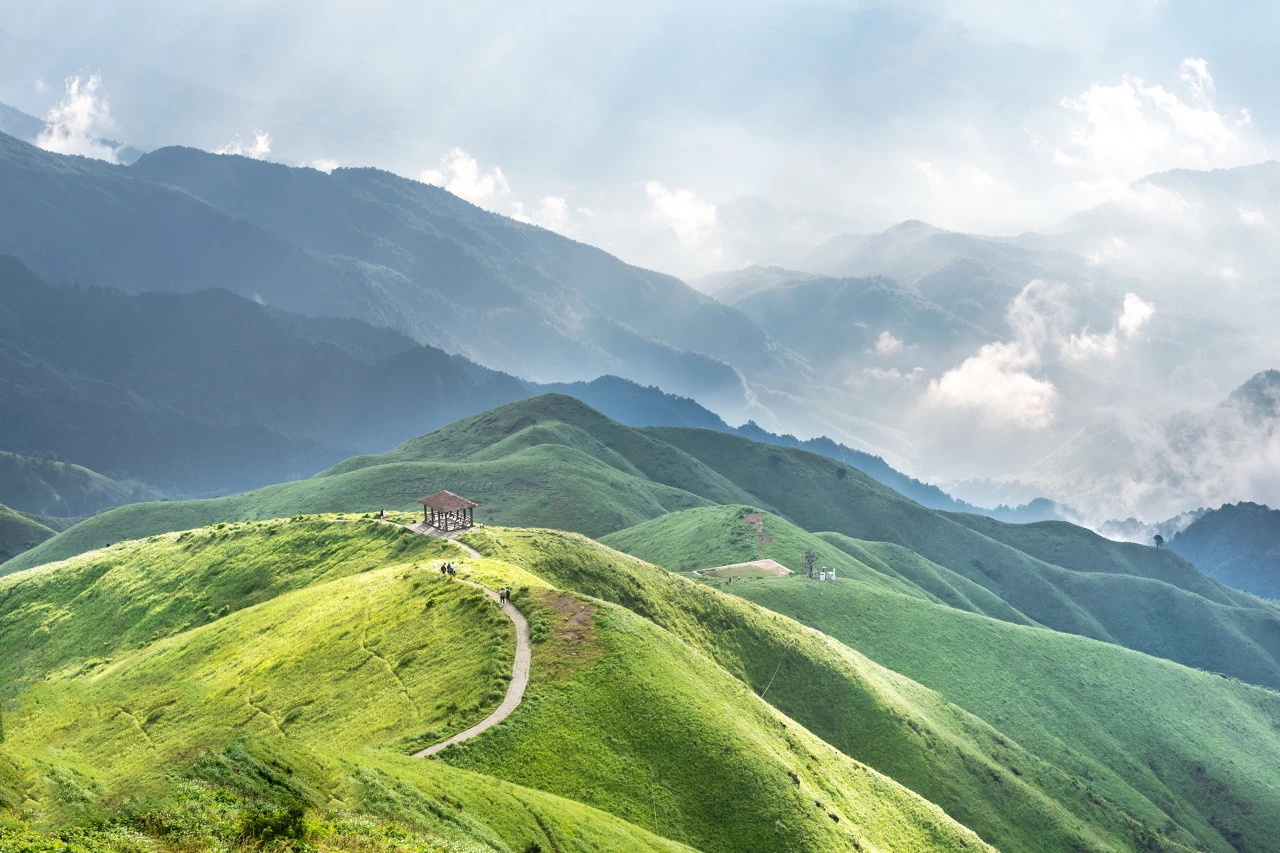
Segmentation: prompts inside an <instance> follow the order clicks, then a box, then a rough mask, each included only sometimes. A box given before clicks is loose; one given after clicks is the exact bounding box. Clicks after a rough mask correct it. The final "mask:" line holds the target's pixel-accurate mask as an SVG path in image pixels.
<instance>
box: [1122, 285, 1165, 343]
mask: <svg viewBox="0 0 1280 853" xmlns="http://www.w3.org/2000/svg"><path fill="white" fill-rule="evenodd" d="M1155 313H1156V306H1154V305H1152V304H1151V303H1150V302H1147V301H1145V300H1144V299H1143V298H1142V297H1141V296H1139V295H1138V294H1136V293H1126V294H1125V295H1124V306H1123V307H1122V308H1121V310H1120V319H1119V320H1117V321H1116V328H1117V329H1119V330H1120V334H1122V335H1124V336H1125V337H1126V338H1132V337H1133V336H1134V335H1136V334H1138V332H1139V331H1141V329H1142V327H1143V326H1145V325H1146V324H1147V322H1148V321H1149V320H1150V319H1151V318H1152V317H1154V316H1155Z"/></svg>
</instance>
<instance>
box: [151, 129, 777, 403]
mask: <svg viewBox="0 0 1280 853" xmlns="http://www.w3.org/2000/svg"><path fill="white" fill-rule="evenodd" d="M130 174H131V175H136V176H138V177H141V178H145V179H147V180H151V181H156V182H159V183H164V184H167V185H171V186H176V187H181V188H182V189H183V190H185V191H186V192H188V193H191V194H192V195H194V196H197V197H199V198H201V199H203V200H205V201H207V202H209V203H210V204H212V205H215V206H216V207H218V208H219V209H221V210H223V211H226V212H227V213H229V214H231V215H233V216H236V217H241V218H243V219H244V220H246V221H249V222H252V223H254V224H255V225H257V226H259V227H261V228H263V229H266V230H268V231H270V232H271V233H273V234H277V235H280V236H282V237H284V238H286V239H288V240H289V241H290V242H292V243H293V244H294V245H297V246H299V247H301V248H303V249H305V250H307V251H309V252H312V253H315V254H317V255H323V256H325V257H326V258H328V259H330V260H331V262H332V263H333V264H334V265H335V266H337V267H339V268H341V269H344V270H346V271H348V272H351V273H352V274H355V275H358V276H360V277H361V278H362V279H363V280H364V281H365V282H367V284H368V286H369V288H371V290H372V291H373V293H372V298H373V301H372V302H370V303H368V304H365V305H363V306H362V309H363V310H362V311H361V312H360V313H359V314H357V316H361V317H363V318H365V319H370V320H372V321H374V322H380V323H381V324H384V325H392V326H396V327H397V328H400V329H402V330H404V331H406V332H408V333H410V334H411V335H413V336H414V337H415V338H416V339H417V340H419V341H421V342H427V343H432V344H434V345H437V346H440V347H442V348H444V349H446V350H448V351H450V352H456V353H460V354H462V355H465V356H467V357H469V358H471V359H473V360H475V361H477V362H480V363H483V364H487V365H490V366H493V367H497V368H499V369H502V370H506V371H508V372H511V373H516V374H518V375H522V376H525V377H526V378H530V379H537V380H543V381H545V380H555V379H562V378H563V379H576V378H583V379H585V378H590V377H593V376H596V375H599V374H601V373H618V374H621V375H626V376H628V377H629V378H634V379H636V380H637V381H640V382H643V383H655V384H661V385H662V387H664V388H666V389H668V390H670V391H673V392H676V393H694V392H697V393H699V396H700V397H702V398H703V399H706V398H707V396H708V395H707V393H706V392H707V391H708V390H710V396H712V397H714V398H716V399H717V400H723V401H725V402H739V403H740V400H741V395H742V388H741V384H740V381H739V380H738V379H737V378H736V376H735V375H734V373H733V371H732V369H731V368H729V367H728V365H733V367H736V368H738V369H740V370H743V371H746V372H749V373H752V374H755V375H771V374H774V373H777V372H788V371H791V370H793V369H795V368H796V366H797V365H796V364H795V362H794V361H792V360H788V358H787V357H786V354H785V353H782V352H780V351H779V350H778V348H777V347H776V346H771V344H770V341H769V339H768V337H767V336H766V335H765V334H764V333H763V332H761V331H760V330H759V329H758V328H757V327H756V326H755V325H754V324H752V323H751V322H750V321H749V320H748V319H747V318H746V317H745V316H743V315H742V314H741V313H740V312H738V311H735V310H733V309H732V308H727V307H725V306H724V305H722V304H720V303H719V302H716V301H715V300H713V299H709V298H708V297H706V296H704V295H703V294H701V293H699V292H698V291H696V290H694V289H693V288H691V287H689V286H688V285H686V284H685V283H684V282H682V281H680V280H678V279H676V278H674V277H671V276H667V275H663V274H660V273H655V272H651V271H648V270H643V269H640V268H637V267H633V266H630V265H628V264H625V263H623V262H621V261H619V260H618V259H617V258H614V257H613V256H611V255H609V254H607V253H606V252H603V251H601V250H599V249H596V248H594V247H591V246H587V245H584V244H581V243H577V242H575V241H573V240H570V239H567V238H565V237H562V236H560V235H558V234H555V233H553V232H550V231H547V230H545V229H542V228H538V227H536V226H532V225H528V224H525V223H521V222H518V221H516V220H513V219H509V218H507V217H503V216H499V215H496V214H493V213H489V212H487V211H484V210H482V209H480V208H478V207H476V206H474V205H472V204H469V203H467V202H465V201H463V200H462V199H460V198H458V197H457V196H454V195H451V194H450V193H448V192H446V191H444V190H442V189H440V188H438V187H434V186H429V185H426V184H422V183H420V182H417V181H412V180H407V179H404V178H400V177H398V176H396V175H392V174H390V173H387V172H383V171H379V170H376V169H338V170H335V171H334V172H333V173H332V174H329V175H326V174H324V173H321V172H317V171H315V170H311V169H292V168H288V167H285V166H280V165H277V164H272V163H264V162H259V161H254V160H248V159H245V158H238V157H225V156H218V155H213V154H207V153H205V152H202V151H196V150H193V149H188V148H165V149H161V150H159V151H156V152H152V153H151V154H148V155H147V156H146V157H144V158H142V159H141V160H140V161H139V162H138V163H137V164H136V165H135V166H134V167H133V168H132V169H130ZM294 307H295V308H296V307H298V306H294ZM348 313H349V312H348ZM654 342H657V343H658V344H661V345H663V346H664V347H665V348H666V349H668V350H673V351H677V352H678V351H684V352H687V353H690V354H692V353H698V354H702V355H698V356H696V357H695V356H692V355H689V356H686V357H685V358H684V359H683V360H679V361H678V360H674V352H673V360H668V361H666V363H664V362H663V359H661V358H655V357H652V356H654V355H656V353H654V351H653V350H654V349H655V347H654ZM638 354H645V355H648V356H650V357H648V358H645V359H643V360H638V359H637V358H636V356H637V355H638ZM708 357H710V358H708ZM690 361H696V362H700V363H701V365H700V368H701V369H700V370H696V371H690V370H688V369H687V368H688V362H690ZM690 376H691V377H692V381H689V380H688V379H687V378H686V377H690ZM707 383H712V385H711V387H710V388H709V389H708V385H707ZM730 397H732V399H728V398H730Z"/></svg>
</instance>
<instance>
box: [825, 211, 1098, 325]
mask: <svg viewBox="0 0 1280 853" xmlns="http://www.w3.org/2000/svg"><path fill="white" fill-rule="evenodd" d="M802 266H803V268H804V269H811V270H814V271H816V272H820V273H824V274H827V275H830V276H836V277H873V276H884V277H887V278H890V279H893V280H894V281H896V282H898V283H899V284H900V285H903V286H905V287H910V288H912V289H913V290H914V291H915V292H916V293H918V294H919V295H920V296H921V297H923V298H924V299H926V300H928V301H929V302H932V303H934V304H935V305H937V306H939V307H941V308H942V309H943V310H945V311H946V312H948V313H949V314H952V315H954V316H955V317H958V318H959V319H961V320H964V321H967V322H969V323H972V324H974V325H976V326H979V327H981V328H983V329H986V330H987V331H988V332H989V333H998V332H999V331H1000V330H1002V329H1003V328H1004V326H1005V314H1006V311H1007V309H1008V306H1009V302H1010V301H1011V300H1012V299H1013V297H1014V296H1016V295H1017V294H1018V293H1019V292H1020V291H1021V290H1022V288H1024V287H1025V286H1026V285H1027V283H1028V282H1030V281H1032V280H1034V279H1048V280H1053V281H1090V280H1094V279H1096V278H1098V271H1097V270H1096V269H1090V268H1089V266H1088V264H1086V262H1085V260H1084V258H1083V257H1081V256H1080V255H1078V254H1074V253H1072V252H1070V251H1066V250H1065V249H1064V248H1060V247H1057V246H1054V245H1047V244H1046V245H1023V244H1022V243H1020V242H1018V241H1014V240H1004V239H999V238H994V237H983V236H980V235H974V234H962V233H959V232H955V231H946V230H943V229H941V228H935V227H934V226H932V225H929V224H928V223H925V222H919V221H915V220H910V221H907V222H902V223H899V224H897V225H894V226H893V227H892V228H888V229H886V230H884V231H882V232H879V233H875V234H844V235H841V236H838V237H833V238H832V239H831V240H828V241H827V242H826V243H824V244H822V245H821V246H819V247H817V248H816V249H814V250H813V252H812V253H811V254H810V255H809V256H808V257H807V258H806V259H805V262H804V263H803V264H802ZM1113 307H1114V306H1113V305H1112V304H1111V300H1109V299H1104V300H1102V301H1101V302H1099V304H1098V305H1096V306H1095V308H1094V310H1095V312H1096V314H1097V316H1096V318H1094V319H1097V320H1098V321H1099V322H1103V321H1105V320H1106V319H1107V318H1108V314H1107V312H1109V311H1110V310H1111V309H1112V308H1113ZM1086 319H1088V318H1086Z"/></svg>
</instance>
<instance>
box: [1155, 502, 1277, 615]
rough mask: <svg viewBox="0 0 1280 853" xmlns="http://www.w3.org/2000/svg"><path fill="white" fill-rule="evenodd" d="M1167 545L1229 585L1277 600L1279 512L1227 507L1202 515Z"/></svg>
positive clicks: (1257, 507)
mask: <svg viewBox="0 0 1280 853" xmlns="http://www.w3.org/2000/svg"><path fill="white" fill-rule="evenodd" d="M1168 547H1170V548H1172V549H1173V550H1175V551H1177V552H1178V553H1179V554H1181V555H1182V556H1184V557H1186V558H1187V559H1188V560H1190V561H1191V562H1193V563H1195V564H1196V568H1198V569H1200V571H1202V572H1204V573H1205V574H1207V575H1209V576H1210V577H1212V578H1216V579H1217V580H1219V581H1221V582H1222V583H1225V584H1227V585H1228V586H1232V587H1235V588H1236V589H1242V590H1244V591H1245V592H1251V593H1253V594H1254V595H1258V596H1261V597H1263V598H1270V599H1272V600H1280V510H1274V509H1272V508H1271V507H1269V506H1266V505H1265V504H1256V503H1249V502H1247V501H1244V502H1241V503H1238V504H1227V505H1226V506H1223V507H1221V508H1220V509H1215V510H1209V511H1208V512H1205V513H1203V514H1201V515H1200V517H1199V518H1197V519H1196V520H1195V521H1193V522H1192V523H1191V524H1190V525H1188V526H1187V528H1186V529H1185V530H1183V531H1182V532H1180V533H1178V534H1177V535H1176V536H1174V537H1173V538H1171V539H1169V540H1168Z"/></svg>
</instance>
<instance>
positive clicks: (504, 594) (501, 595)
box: [498, 586, 511, 604]
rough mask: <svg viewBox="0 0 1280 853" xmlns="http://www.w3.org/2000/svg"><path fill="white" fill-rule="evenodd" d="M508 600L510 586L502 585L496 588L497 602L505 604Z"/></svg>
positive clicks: (509, 597)
mask: <svg viewBox="0 0 1280 853" xmlns="http://www.w3.org/2000/svg"><path fill="white" fill-rule="evenodd" d="M509 601H511V587H508V586H504V587H503V588H502V589H500V590H498V603H499V604H506V603H507V602H509Z"/></svg>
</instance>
